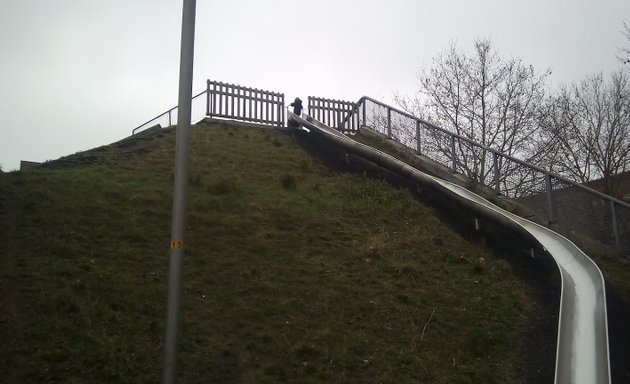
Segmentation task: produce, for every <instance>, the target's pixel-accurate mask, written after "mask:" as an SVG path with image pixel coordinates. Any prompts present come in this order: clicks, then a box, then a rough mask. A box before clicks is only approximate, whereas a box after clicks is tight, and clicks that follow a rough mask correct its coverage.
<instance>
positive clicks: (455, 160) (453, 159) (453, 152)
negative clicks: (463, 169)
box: [451, 136, 457, 172]
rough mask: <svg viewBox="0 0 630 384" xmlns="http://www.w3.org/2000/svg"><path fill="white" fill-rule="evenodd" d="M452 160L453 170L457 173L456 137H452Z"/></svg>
mask: <svg viewBox="0 0 630 384" xmlns="http://www.w3.org/2000/svg"><path fill="white" fill-rule="evenodd" d="M451 159H452V165H451V168H452V169H453V172H457V153H456V152H455V136H451Z"/></svg>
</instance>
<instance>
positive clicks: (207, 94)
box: [206, 80, 210, 116]
mask: <svg viewBox="0 0 630 384" xmlns="http://www.w3.org/2000/svg"><path fill="white" fill-rule="evenodd" d="M206 116H210V80H206Z"/></svg>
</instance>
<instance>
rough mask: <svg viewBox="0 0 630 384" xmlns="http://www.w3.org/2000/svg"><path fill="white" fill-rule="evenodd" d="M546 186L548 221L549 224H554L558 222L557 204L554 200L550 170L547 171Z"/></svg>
mask: <svg viewBox="0 0 630 384" xmlns="http://www.w3.org/2000/svg"><path fill="white" fill-rule="evenodd" d="M545 186H546V190H547V191H546V192H547V221H548V224H553V223H555V222H556V212H555V211H556V205H555V203H554V201H553V187H552V185H551V175H550V174H549V172H545Z"/></svg>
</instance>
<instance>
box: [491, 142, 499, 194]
mask: <svg viewBox="0 0 630 384" xmlns="http://www.w3.org/2000/svg"><path fill="white" fill-rule="evenodd" d="M492 171H493V172H494V192H495V193H496V194H497V195H498V194H499V193H500V192H501V190H500V184H499V154H498V153H496V152H495V151H492Z"/></svg>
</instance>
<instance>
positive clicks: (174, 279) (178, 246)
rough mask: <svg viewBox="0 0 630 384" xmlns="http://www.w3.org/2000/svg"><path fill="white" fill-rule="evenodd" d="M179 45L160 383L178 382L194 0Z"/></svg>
mask: <svg viewBox="0 0 630 384" xmlns="http://www.w3.org/2000/svg"><path fill="white" fill-rule="evenodd" d="M183 1H184V7H183V12H182V43H181V54H180V62H179V99H178V104H177V105H178V113H177V134H176V143H175V146H176V148H175V181H174V185H173V220H172V225H171V256H170V262H169V272H168V273H169V278H168V303H167V309H166V334H165V337H164V367H163V371H162V383H163V384H173V383H175V381H176V379H177V344H178V338H179V317H180V316H179V312H180V297H181V288H182V264H183V258H184V244H185V242H184V240H185V239H184V237H185V236H184V235H185V232H186V201H187V189H188V188H187V187H188V143H189V131H190V115H191V112H190V110H191V104H192V78H193V58H194V48H195V10H196V7H197V6H196V0H183Z"/></svg>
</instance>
